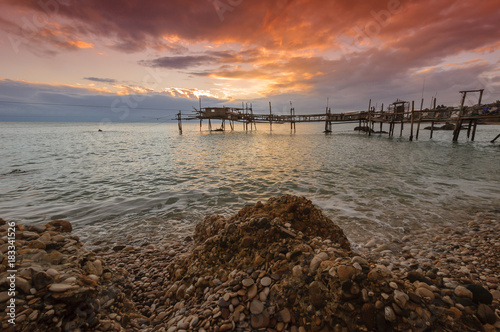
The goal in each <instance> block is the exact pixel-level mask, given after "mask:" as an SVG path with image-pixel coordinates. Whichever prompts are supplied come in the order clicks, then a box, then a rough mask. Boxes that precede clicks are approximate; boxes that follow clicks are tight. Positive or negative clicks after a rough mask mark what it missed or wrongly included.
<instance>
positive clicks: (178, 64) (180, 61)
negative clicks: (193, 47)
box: [139, 55, 217, 69]
mask: <svg viewBox="0 0 500 332" xmlns="http://www.w3.org/2000/svg"><path fill="white" fill-rule="evenodd" d="M216 60H217V58H216V57H213V56H208V55H186V56H171V57H168V56H167V57H161V58H157V59H153V60H141V61H139V64H141V65H143V66H148V67H161V68H170V69H186V68H190V67H195V66H201V65H208V64H213V63H215V61H216Z"/></svg>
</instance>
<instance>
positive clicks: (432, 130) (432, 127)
mask: <svg viewBox="0 0 500 332" xmlns="http://www.w3.org/2000/svg"><path fill="white" fill-rule="evenodd" d="M433 133H434V121H432V122H431V137H430V138H431V139H432V134H433Z"/></svg>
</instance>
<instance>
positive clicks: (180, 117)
mask: <svg viewBox="0 0 500 332" xmlns="http://www.w3.org/2000/svg"><path fill="white" fill-rule="evenodd" d="M177 125H178V126H179V134H181V135H182V116H181V111H179V113H177Z"/></svg>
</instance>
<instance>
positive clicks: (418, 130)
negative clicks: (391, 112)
mask: <svg viewBox="0 0 500 332" xmlns="http://www.w3.org/2000/svg"><path fill="white" fill-rule="evenodd" d="M421 115H422V112H420V113H419V116H418V123H417V133H416V135H415V139H416V140H417V141H418V133H419V132H420V117H421Z"/></svg>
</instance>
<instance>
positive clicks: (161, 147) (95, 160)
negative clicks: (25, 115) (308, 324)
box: [0, 122, 500, 245]
mask: <svg viewBox="0 0 500 332" xmlns="http://www.w3.org/2000/svg"><path fill="white" fill-rule="evenodd" d="M212 126H213V128H216V127H218V126H220V124H218V123H212ZM355 126H356V124H334V125H333V132H332V133H328V134H325V133H323V130H324V124H322V123H298V124H296V130H295V131H292V130H291V129H290V124H273V126H272V130H270V126H269V124H258V125H257V129H255V128H253V130H250V129H249V130H245V128H244V126H243V125H242V124H240V123H236V124H235V128H234V131H231V130H230V127H229V125H227V124H226V131H225V132H213V131H212V132H210V131H208V128H207V124H206V123H205V124H204V125H203V127H202V128H201V129H200V125H199V123H198V122H184V123H183V132H182V134H180V133H179V130H178V126H177V123H107V124H103V123H34V122H31V123H15V122H3V123H0V147H1V149H0V218H3V219H5V220H8V221H15V222H17V223H20V224H44V223H47V222H49V221H51V220H54V219H65V220H68V221H70V222H71V223H72V225H73V233H74V234H76V235H78V236H79V237H80V238H81V239H82V240H83V241H84V242H87V243H89V244H95V243H103V242H107V243H109V244H113V243H126V242H127V241H132V240H133V241H142V243H147V242H148V241H150V240H151V239H152V238H158V237H161V238H165V239H179V238H185V237H187V236H190V235H192V233H193V230H194V227H195V225H196V224H197V223H198V222H199V221H201V220H202V219H203V218H204V217H205V216H207V215H212V214H220V215H224V216H227V217H230V216H231V215H232V214H234V213H236V212H237V211H239V209H241V208H242V207H244V206H245V205H250V204H255V203H256V202H257V201H261V202H265V201H266V200H267V199H269V198H270V197H273V196H280V195H284V194H293V195H299V196H304V197H306V198H307V199H309V200H311V201H312V202H313V203H314V204H315V205H316V206H318V207H319V208H321V209H322V210H323V212H324V214H325V215H326V216H328V217H329V218H331V219H332V220H333V221H334V222H335V223H337V224H338V225H339V226H340V227H341V228H342V229H343V230H344V232H345V234H346V235H347V236H348V238H349V239H350V241H351V242H352V243H353V245H359V244H362V243H365V242H367V241H369V240H370V239H373V238H379V239H380V240H381V241H388V240H393V239H398V238H401V237H403V236H405V235H411V233H412V231H415V230H422V229H433V228H435V227H436V226H447V227H448V226H449V227H454V226H458V225H463V224H466V223H467V222H469V221H471V220H473V219H474V216H475V215H476V214H477V213H479V212H488V211H492V210H497V211H498V209H500V158H499V157H500V141H497V142H496V143H490V141H491V140H492V139H493V138H494V137H495V136H496V135H498V134H499V133H500V126H498V125H484V126H481V125H480V126H478V130H477V133H476V137H475V141H474V142H472V141H470V140H468V139H467V137H466V132H465V131H464V132H462V133H461V135H460V138H459V141H458V142H455V143H454V142H452V132H451V131H434V134H433V138H432V139H430V131H428V130H423V127H424V126H422V128H420V133H419V139H418V141H417V140H413V141H410V140H409V139H408V137H409V134H410V133H409V126H405V128H404V130H403V135H402V136H401V137H400V135H399V128H396V130H395V131H394V133H395V136H394V137H392V138H391V137H388V136H387V135H384V134H373V135H371V136H368V135H367V134H365V133H359V132H357V131H354V130H353V129H354V127H355ZM377 127H378V126H377ZM383 129H384V130H388V128H383Z"/></svg>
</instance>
